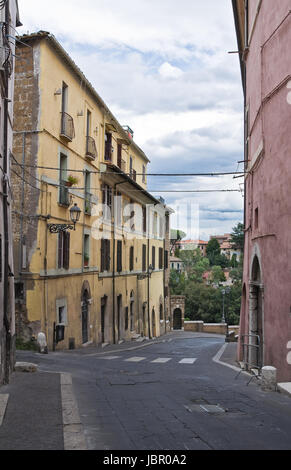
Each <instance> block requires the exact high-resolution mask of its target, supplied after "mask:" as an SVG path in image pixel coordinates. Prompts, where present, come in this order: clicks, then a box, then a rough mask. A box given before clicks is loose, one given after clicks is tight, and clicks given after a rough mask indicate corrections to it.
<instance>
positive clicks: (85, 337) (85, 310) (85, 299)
mask: <svg viewBox="0 0 291 470" xmlns="http://www.w3.org/2000/svg"><path fill="white" fill-rule="evenodd" d="M88 321H89V293H88V291H87V290H85V291H84V292H83V296H82V342H83V344H86V343H88V341H89V333H88Z"/></svg>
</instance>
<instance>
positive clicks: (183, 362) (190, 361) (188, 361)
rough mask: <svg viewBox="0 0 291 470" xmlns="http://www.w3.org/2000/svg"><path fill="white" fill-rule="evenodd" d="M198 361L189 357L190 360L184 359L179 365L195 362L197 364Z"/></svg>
mask: <svg viewBox="0 0 291 470" xmlns="http://www.w3.org/2000/svg"><path fill="white" fill-rule="evenodd" d="M196 361H197V359H196V358H194V357H189V358H185V359H182V360H181V361H180V362H179V364H194V362H196Z"/></svg>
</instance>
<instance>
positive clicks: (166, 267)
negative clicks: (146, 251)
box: [164, 250, 169, 269]
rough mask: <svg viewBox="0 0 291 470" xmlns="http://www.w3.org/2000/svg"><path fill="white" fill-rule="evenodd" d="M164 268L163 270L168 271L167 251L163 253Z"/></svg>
mask: <svg viewBox="0 0 291 470" xmlns="http://www.w3.org/2000/svg"><path fill="white" fill-rule="evenodd" d="M164 267H165V269H168V267H169V252H168V251H167V250H165V253H164Z"/></svg>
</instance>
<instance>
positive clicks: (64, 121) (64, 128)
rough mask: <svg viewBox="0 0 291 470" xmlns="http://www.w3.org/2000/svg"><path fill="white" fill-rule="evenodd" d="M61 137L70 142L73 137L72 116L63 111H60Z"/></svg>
mask: <svg viewBox="0 0 291 470" xmlns="http://www.w3.org/2000/svg"><path fill="white" fill-rule="evenodd" d="M61 137H63V138H65V139H67V140H69V141H70V142H72V140H73V139H74V137H75V127H74V120H73V118H72V116H70V115H69V114H68V113H64V112H62V113H61Z"/></svg>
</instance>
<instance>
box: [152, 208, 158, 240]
mask: <svg viewBox="0 0 291 470" xmlns="http://www.w3.org/2000/svg"><path fill="white" fill-rule="evenodd" d="M157 234H158V214H157V213H156V212H154V214H153V235H154V237H156V236H157Z"/></svg>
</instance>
